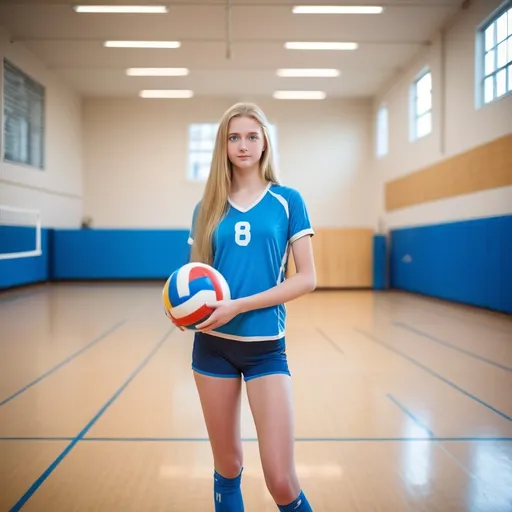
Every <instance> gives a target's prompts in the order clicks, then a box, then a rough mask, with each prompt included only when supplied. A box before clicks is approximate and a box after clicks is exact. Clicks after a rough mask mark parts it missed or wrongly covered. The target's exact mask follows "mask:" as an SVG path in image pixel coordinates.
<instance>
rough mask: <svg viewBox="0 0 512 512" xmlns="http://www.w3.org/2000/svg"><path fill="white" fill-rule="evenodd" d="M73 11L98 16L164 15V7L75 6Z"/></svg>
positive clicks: (166, 10)
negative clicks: (98, 14)
mask: <svg viewBox="0 0 512 512" xmlns="http://www.w3.org/2000/svg"><path fill="white" fill-rule="evenodd" d="M73 9H74V10H75V11H76V12H80V13H100V14H165V13H167V12H168V10H169V9H168V8H167V7H166V6H165V5H75V6H74V7H73Z"/></svg>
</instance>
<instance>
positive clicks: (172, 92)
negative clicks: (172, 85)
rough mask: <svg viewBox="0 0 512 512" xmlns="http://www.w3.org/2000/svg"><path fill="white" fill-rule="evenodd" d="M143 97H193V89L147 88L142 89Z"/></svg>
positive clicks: (140, 94) (141, 95)
mask: <svg viewBox="0 0 512 512" xmlns="http://www.w3.org/2000/svg"><path fill="white" fill-rule="evenodd" d="M139 96H140V97H141V98H192V96H194V92H193V91H188V90H179V89H160V90H158V89H145V90H143V91H140V93H139Z"/></svg>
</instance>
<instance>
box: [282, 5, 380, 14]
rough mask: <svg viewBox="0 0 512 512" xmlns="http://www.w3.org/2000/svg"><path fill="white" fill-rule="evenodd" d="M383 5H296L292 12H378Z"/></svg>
mask: <svg viewBox="0 0 512 512" xmlns="http://www.w3.org/2000/svg"><path fill="white" fill-rule="evenodd" d="M383 10H384V8H383V7H381V6H377V5H296V6H295V7H293V9H292V12H293V13H294V14H380V13H382V11H383Z"/></svg>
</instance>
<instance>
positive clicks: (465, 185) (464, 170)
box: [386, 135, 512, 211]
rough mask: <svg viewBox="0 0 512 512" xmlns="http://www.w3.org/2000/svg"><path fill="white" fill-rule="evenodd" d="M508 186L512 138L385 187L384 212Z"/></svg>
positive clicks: (503, 138)
mask: <svg viewBox="0 0 512 512" xmlns="http://www.w3.org/2000/svg"><path fill="white" fill-rule="evenodd" d="M508 185H512V135H507V136H505V137H501V138H499V139H496V140H494V141H492V142H489V143H488V144H485V145H482V146H478V147H476V148H474V149H471V150H470V151H467V152H465V153H462V154H460V155H456V156H454V157H452V158H449V159H447V160H443V161H442V162H439V163H437V164H435V165H433V166H431V167H427V168H425V169H422V170H420V171H417V172H414V173H412V174H408V175H407V176H404V177H403V178H399V179H396V180H394V181H390V182H389V183H387V184H386V210H388V211H390V210H396V209H398V208H404V207H406V206H412V205H415V204H420V203H426V202H428V201H434V200H436V199H443V198H447V197H454V196H458V195H461V194H469V193H472V192H478V191H480V190H488V189H492V188H499V187H505V186H508Z"/></svg>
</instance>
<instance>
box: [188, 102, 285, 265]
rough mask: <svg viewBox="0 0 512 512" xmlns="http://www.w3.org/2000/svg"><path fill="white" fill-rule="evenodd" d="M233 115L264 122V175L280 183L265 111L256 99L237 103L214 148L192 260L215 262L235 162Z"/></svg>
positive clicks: (225, 118) (227, 115)
mask: <svg viewBox="0 0 512 512" xmlns="http://www.w3.org/2000/svg"><path fill="white" fill-rule="evenodd" d="M233 117H252V118H253V119H255V120H256V121H258V123H259V124H260V125H261V129H262V132H263V136H264V138H265V145H264V146H265V149H264V151H263V153H262V155H261V159H260V173H261V177H262V178H263V179H264V180H265V181H267V182H271V183H278V179H277V173H276V169H275V166H274V158H273V150H272V143H271V140H270V137H269V129H268V123H267V120H266V117H265V114H264V113H263V111H262V110H261V109H260V108H259V107H258V106H257V105H255V104H253V103H236V104H235V105H233V106H232V107H230V108H229V109H228V110H227V111H226V112H225V113H224V115H223V116H222V118H221V120H220V124H219V129H218V131H217V136H216V140H215V147H214V149H213V157H212V163H211V167H210V174H209V176H208V180H207V181H206V186H205V190H204V194H203V198H202V200H201V204H200V207H199V210H198V212H197V217H196V222H195V230H194V242H193V244H192V253H191V260H192V261H200V262H202V263H207V264H209V265H211V264H212V261H213V247H212V239H213V233H214V231H215V228H216V227H217V224H218V223H219V221H220V220H221V219H222V217H223V216H224V214H225V213H226V211H227V206H228V196H229V192H230V189H231V179H232V173H233V169H232V164H231V162H230V160H229V158H228V154H227V143H228V141H227V138H228V129H229V122H230V121H231V119H232V118H233Z"/></svg>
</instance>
